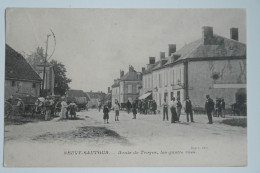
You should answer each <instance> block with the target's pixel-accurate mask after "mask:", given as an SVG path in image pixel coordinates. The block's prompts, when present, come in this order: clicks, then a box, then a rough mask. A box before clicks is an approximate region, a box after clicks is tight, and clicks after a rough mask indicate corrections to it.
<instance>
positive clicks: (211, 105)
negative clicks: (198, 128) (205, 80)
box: [205, 95, 214, 124]
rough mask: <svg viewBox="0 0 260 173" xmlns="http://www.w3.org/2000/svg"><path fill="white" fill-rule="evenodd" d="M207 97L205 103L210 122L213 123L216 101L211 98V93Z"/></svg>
mask: <svg viewBox="0 0 260 173" xmlns="http://www.w3.org/2000/svg"><path fill="white" fill-rule="evenodd" d="M206 99H207V100H206V103H205V111H206V112H207V115H208V119H209V122H208V124H213V121H212V111H213V110H214V102H213V100H212V99H211V98H210V96H209V95H206Z"/></svg>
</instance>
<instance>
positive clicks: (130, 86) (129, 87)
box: [127, 85, 133, 93]
mask: <svg viewBox="0 0 260 173" xmlns="http://www.w3.org/2000/svg"><path fill="white" fill-rule="evenodd" d="M132 89H133V87H132V85H128V92H127V93H132V92H133V91H132Z"/></svg>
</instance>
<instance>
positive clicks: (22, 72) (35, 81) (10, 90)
mask: <svg viewBox="0 0 260 173" xmlns="http://www.w3.org/2000/svg"><path fill="white" fill-rule="evenodd" d="M41 81H42V79H41V78H40V76H39V75H38V74H37V73H36V72H35V71H34V70H33V68H32V67H31V66H30V65H29V64H28V63H27V61H26V60H25V58H24V57H23V56H22V55H21V54H20V53H18V52H16V51H15V50H14V49H13V48H11V47H10V46H9V45H7V44H6V45H5V98H9V97H10V95H15V94H25V95H32V96H39V95H40V86H41Z"/></svg>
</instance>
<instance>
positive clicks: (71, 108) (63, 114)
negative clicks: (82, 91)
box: [60, 98, 78, 119]
mask: <svg viewBox="0 0 260 173" xmlns="http://www.w3.org/2000/svg"><path fill="white" fill-rule="evenodd" d="M60 104H61V109H60V119H69V114H70V116H71V118H74V119H75V118H76V111H77V109H78V107H77V104H76V103H74V102H73V101H72V102H70V103H67V102H66V99H65V98H62V101H61V103H60Z"/></svg>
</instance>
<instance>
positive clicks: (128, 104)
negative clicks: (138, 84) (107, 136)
mask: <svg viewBox="0 0 260 173" xmlns="http://www.w3.org/2000/svg"><path fill="white" fill-rule="evenodd" d="M131 107H132V104H131V102H130V101H129V100H128V101H127V103H126V108H127V113H128V114H129V112H130V110H131Z"/></svg>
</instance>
